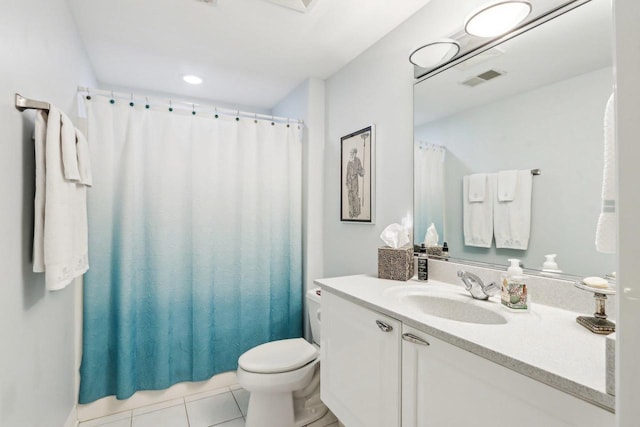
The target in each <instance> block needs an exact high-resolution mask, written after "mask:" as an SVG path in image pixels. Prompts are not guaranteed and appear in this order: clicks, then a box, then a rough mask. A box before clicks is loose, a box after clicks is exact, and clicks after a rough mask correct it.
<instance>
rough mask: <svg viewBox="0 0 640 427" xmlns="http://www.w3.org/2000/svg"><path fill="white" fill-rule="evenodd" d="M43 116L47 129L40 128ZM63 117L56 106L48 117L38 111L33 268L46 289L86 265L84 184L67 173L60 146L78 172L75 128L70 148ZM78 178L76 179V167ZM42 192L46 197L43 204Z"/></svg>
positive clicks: (81, 271) (64, 283) (58, 285)
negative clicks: (72, 158)
mask: <svg viewBox="0 0 640 427" xmlns="http://www.w3.org/2000/svg"><path fill="white" fill-rule="evenodd" d="M45 118H46V121H47V126H46V132H44V131H43V123H44V120H45ZM61 120H62V116H61V114H60V111H59V110H58V109H57V108H55V107H54V106H51V107H50V110H49V114H48V116H47V115H46V114H45V113H42V112H39V113H38V116H37V120H36V166H37V167H38V168H40V172H36V200H35V208H36V218H41V222H40V220H38V219H36V221H35V224H34V266H33V269H34V271H36V272H41V271H42V270H44V271H45V278H46V280H45V282H46V287H47V289H49V290H57V289H62V288H64V287H65V286H67V285H68V284H69V283H71V281H72V280H73V279H74V278H75V277H77V276H80V275H82V274H84V273H85V272H86V271H87V270H88V269H89V263H88V256H87V250H88V249H87V248H88V241H87V237H88V235H87V204H86V186H84V185H82V184H78V183H76V182H72V181H69V180H67V179H66V178H65V174H66V171H67V166H66V165H65V160H64V153H63V151H64V150H67V155H69V156H70V153H71V152H73V153H74V157H76V160H75V161H76V164H75V169H76V171H77V156H76V155H75V152H76V150H75V128H74V132H73V133H72V142H73V147H71V146H70V144H69V143H68V141H65V142H64V144H63V141H62V133H61V127H60V124H61ZM38 153H40V155H39V154H38ZM42 154H43V155H42ZM67 162H69V165H68V166H69V168H68V170H69V172H73V167H72V166H71V159H70V158H69V159H67ZM43 166H44V168H43ZM71 176H73V175H71ZM77 177H78V179H79V178H80V175H79V172H78V175H77ZM42 183H44V194H43V192H42V191H39V190H38V187H39V188H40V190H42V188H43V186H42ZM41 196H44V197H43V198H44V209H43V206H42V203H43V202H42V197H41ZM36 254H38V256H36ZM38 257H40V258H38Z"/></svg>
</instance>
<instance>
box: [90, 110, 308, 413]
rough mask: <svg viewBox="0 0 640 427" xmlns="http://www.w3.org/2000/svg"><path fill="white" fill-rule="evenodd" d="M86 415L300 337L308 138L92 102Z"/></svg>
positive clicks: (266, 125)
mask: <svg viewBox="0 0 640 427" xmlns="http://www.w3.org/2000/svg"><path fill="white" fill-rule="evenodd" d="M87 114H88V136H89V141H90V147H91V161H92V167H93V175H94V186H93V188H92V191H91V193H90V195H89V201H88V204H89V207H88V209H89V254H90V255H89V256H90V270H89V272H88V273H87V274H86V275H85V281H84V297H83V298H84V308H83V312H84V320H83V322H84V324H83V330H84V332H83V356H82V364H81V368H80V371H81V372H80V373H81V384H80V398H79V401H80V403H88V402H91V401H94V400H96V399H99V398H101V397H104V396H108V395H115V396H116V397H117V398H119V399H124V398H127V397H129V396H131V395H132V394H133V393H134V392H136V391H138V390H156V389H164V388H167V387H169V386H171V385H173V384H175V383H178V382H182V381H201V380H205V379H208V378H210V377H211V376H212V375H214V374H216V373H220V372H225V371H230V370H235V369H236V368H237V360H238V357H239V356H240V354H242V353H243V352H244V351H246V350H247V349H249V348H251V347H253V346H255V345H257V344H260V343H263V342H267V341H271V340H276V339H283V338H292V337H299V336H301V328H302V273H301V268H302V267H301V266H302V260H301V256H302V255H301V254H302V250H301V239H302V238H301V132H302V131H301V130H300V129H298V126H297V125H295V126H293V125H292V126H287V125H286V124H275V125H272V123H271V122H270V121H261V120H254V119H253V118H251V119H246V118H242V119H240V120H239V121H236V119H235V118H233V117H232V118H223V117H220V118H215V117H214V115H213V114H209V115H205V114H199V115H192V114H191V112H187V114H185V113H180V112H178V111H175V112H168V111H153V110H151V109H145V108H144V107H142V108H140V107H139V106H135V107H131V106H129V105H128V103H122V102H116V103H115V104H111V103H110V102H109V100H108V99H105V98H102V97H94V98H93V99H92V100H91V101H88V102H87Z"/></svg>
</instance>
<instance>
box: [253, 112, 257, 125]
mask: <svg viewBox="0 0 640 427" xmlns="http://www.w3.org/2000/svg"><path fill="white" fill-rule="evenodd" d="M253 123H258V113H253Z"/></svg>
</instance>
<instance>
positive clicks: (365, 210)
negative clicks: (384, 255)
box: [340, 125, 376, 224]
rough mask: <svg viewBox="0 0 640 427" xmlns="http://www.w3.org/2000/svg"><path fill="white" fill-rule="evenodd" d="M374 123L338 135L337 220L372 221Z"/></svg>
mask: <svg viewBox="0 0 640 427" xmlns="http://www.w3.org/2000/svg"><path fill="white" fill-rule="evenodd" d="M375 139H376V138H375V126H374V125H369V126H367V127H365V128H363V129H360V130H358V131H356V132H353V133H350V134H349V135H345V136H343V137H342V138H340V221H342V222H351V223H360V224H374V223H375V221H374V220H375V218H374V215H375V164H376V159H375V148H376V147H375Z"/></svg>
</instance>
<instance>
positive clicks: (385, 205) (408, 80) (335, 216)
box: [324, 0, 482, 276]
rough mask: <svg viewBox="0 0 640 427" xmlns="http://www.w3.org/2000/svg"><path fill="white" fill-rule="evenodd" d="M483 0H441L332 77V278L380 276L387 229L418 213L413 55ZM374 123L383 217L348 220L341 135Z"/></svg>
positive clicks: (328, 168) (328, 218)
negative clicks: (343, 209)
mask: <svg viewBox="0 0 640 427" xmlns="http://www.w3.org/2000/svg"><path fill="white" fill-rule="evenodd" d="M480 3H482V0H456V1H451V0H433V1H432V2H431V3H429V4H427V5H426V6H425V7H424V8H422V9H421V10H420V11H418V12H417V13H416V14H415V15H413V16H412V17H411V18H409V19H408V20H407V21H405V22H404V23H403V24H401V25H400V26H399V27H398V28H396V29H395V30H394V31H392V32H391V33H389V34H388V35H387V36H385V37H384V38H383V39H381V40H380V41H379V42H378V43H376V44H375V45H374V46H372V47H371V48H369V49H368V50H367V51H366V52H364V53H363V54H362V55H360V56H359V57H357V58H356V59H355V60H353V61H352V62H350V63H349V64H348V65H346V66H345V67H344V68H343V69H341V70H340V71H338V72H337V73H336V74H334V75H333V76H331V77H330V78H329V79H328V80H327V133H326V136H327V142H326V149H325V168H324V175H325V177H324V185H325V191H324V209H325V218H324V232H325V245H324V254H325V274H326V275H327V276H337V275H343V274H352V273H370V274H377V262H378V259H377V256H378V255H377V248H378V247H379V246H382V245H383V243H382V241H381V240H380V238H379V236H380V233H381V232H382V230H383V229H384V228H385V227H386V226H387V225H389V224H391V223H394V222H398V223H399V222H400V221H401V220H402V218H403V217H404V216H405V215H407V214H409V213H411V212H412V211H413V67H412V65H411V64H410V63H409V60H408V57H409V54H410V53H411V52H412V51H413V50H414V49H416V48H417V47H419V46H420V45H423V44H425V43H427V42H429V41H431V40H434V39H438V38H441V37H443V36H444V35H447V34H451V33H453V32H454V31H456V30H459V29H460V27H461V25H462V21H463V20H464V17H465V15H466V14H467V13H468V12H469V11H471V10H472V9H473V8H474V7H476V6H477V5H478V4H480ZM433 17H437V19H434V18H433ZM368 124H375V125H376V145H377V146H376V162H377V171H376V177H375V181H376V187H377V188H376V198H377V201H376V214H375V218H376V220H375V221H376V223H375V225H366V224H354V223H341V222H340V212H339V209H340V137H342V136H344V135H348V134H350V133H352V132H354V131H356V130H358V129H362V128H363V127H365V126H366V125H368Z"/></svg>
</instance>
